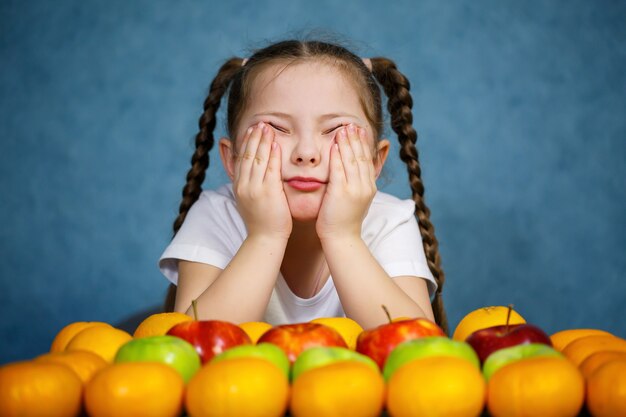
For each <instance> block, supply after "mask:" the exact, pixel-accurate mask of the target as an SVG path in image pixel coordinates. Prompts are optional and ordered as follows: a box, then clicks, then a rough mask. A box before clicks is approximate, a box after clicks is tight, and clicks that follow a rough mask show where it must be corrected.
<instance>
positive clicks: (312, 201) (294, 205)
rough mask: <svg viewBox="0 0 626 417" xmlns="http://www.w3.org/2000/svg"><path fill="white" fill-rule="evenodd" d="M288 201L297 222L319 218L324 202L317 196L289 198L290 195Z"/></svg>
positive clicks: (292, 215)
mask: <svg viewBox="0 0 626 417" xmlns="http://www.w3.org/2000/svg"><path fill="white" fill-rule="evenodd" d="M287 203H288V204H289V211H291V217H292V218H293V220H295V221H297V222H312V221H315V220H317V216H318V214H319V212H320V207H321V204H322V202H321V201H320V199H316V198H301V197H296V198H289V196H288V197H287Z"/></svg>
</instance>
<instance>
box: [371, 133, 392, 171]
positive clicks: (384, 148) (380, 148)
mask: <svg viewBox="0 0 626 417" xmlns="http://www.w3.org/2000/svg"><path fill="white" fill-rule="evenodd" d="M390 148H391V144H390V143H389V141H388V140H387V139H381V140H379V141H378V143H377V144H376V157H375V158H374V168H375V169H376V178H378V176H379V175H380V171H382V169H383V165H385V161H386V160H387V156H388V155H389V149H390Z"/></svg>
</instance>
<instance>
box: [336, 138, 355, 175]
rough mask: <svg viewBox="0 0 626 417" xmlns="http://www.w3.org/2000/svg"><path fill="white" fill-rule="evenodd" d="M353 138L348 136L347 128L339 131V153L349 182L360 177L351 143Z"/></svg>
mask: <svg viewBox="0 0 626 417" xmlns="http://www.w3.org/2000/svg"><path fill="white" fill-rule="evenodd" d="M351 141H352V140H351V139H349V138H348V131H347V128H345V127H344V128H341V129H340V130H339V132H338V133H337V144H338V145H339V154H340V155H341V162H342V163H343V171H344V172H345V177H346V181H347V182H348V183H351V182H354V181H355V180H359V179H360V174H359V168H358V166H357V160H356V157H355V155H354V151H353V150H352V145H351V144H350V142H351Z"/></svg>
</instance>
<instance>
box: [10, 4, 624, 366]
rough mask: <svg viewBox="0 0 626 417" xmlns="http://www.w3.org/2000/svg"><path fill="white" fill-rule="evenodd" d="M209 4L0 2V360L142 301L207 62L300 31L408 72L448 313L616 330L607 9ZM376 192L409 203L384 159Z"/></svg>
mask: <svg viewBox="0 0 626 417" xmlns="http://www.w3.org/2000/svg"><path fill="white" fill-rule="evenodd" d="M210 3H217V2H208V1H203V2H201V1H181V2H168V1H133V2H128V1H91V2H85V1H79V0H75V1H70V0H63V1H54V2H49V1H29V2H20V1H6V0H5V1H3V2H2V3H0V63H1V64H0V65H1V66H0V68H1V70H0V139H1V141H2V152H0V193H1V195H2V197H1V198H2V200H1V203H0V218H1V219H2V226H1V227H0V253H1V255H2V261H1V262H0V285H1V288H0V306H1V308H2V311H1V314H0V323H1V324H0V338H1V340H2V341H3V342H2V344H1V347H0V362H7V361H12V360H17V359H25V358H30V357H33V356H35V355H37V354H40V353H43V352H45V351H46V350H47V349H48V347H49V343H50V342H51V340H52V338H53V336H54V334H55V333H56V332H57V331H58V330H59V329H60V328H61V327H63V326H64V325H65V324H67V323H69V322H72V321H79V320H101V321H107V322H110V323H112V324H118V323H120V322H122V321H123V320H125V319H126V318H127V317H129V316H132V315H133V314H135V313H138V312H141V311H145V310H147V309H151V308H153V307H155V306H158V305H159V304H160V303H161V301H162V299H163V296H164V294H165V291H166V287H167V283H166V280H165V279H164V278H163V277H162V276H161V275H160V273H159V271H158V269H157V266H156V262H157V259H158V257H159V255H160V253H161V251H162V250H163V248H164V247H165V246H166V244H167V243H168V240H169V239H170V237H171V231H170V230H171V229H170V228H171V222H172V220H173V219H174V217H175V214H176V210H177V205H178V202H179V201H178V200H179V196H180V190H181V188H182V185H183V182H184V175H185V173H186V170H187V168H188V164H189V162H188V161H189V158H190V156H191V152H192V138H193V136H194V135H195V133H196V126H197V119H198V117H199V115H200V111H201V106H202V101H203V99H204V95H205V93H206V91H207V87H208V85H209V83H210V81H211V79H212V76H213V75H214V74H215V72H216V70H217V68H218V66H219V65H220V63H221V62H222V61H223V60H224V59H226V58H228V57H230V56H231V55H239V56H245V55H247V54H248V53H249V52H248V51H249V50H250V49H251V48H254V47H256V46H262V45H264V44H265V41H266V40H278V39H281V38H283V37H284V36H287V35H290V34H293V33H294V32H296V33H299V31H301V30H309V29H316V28H317V29H319V28H321V29H330V30H332V31H334V32H336V33H338V34H343V35H345V36H346V37H347V39H349V40H351V42H352V45H353V46H355V47H356V48H357V51H358V53H360V54H363V55H364V56H372V55H385V56H388V57H391V58H393V59H395V60H396V61H397V63H398V65H399V67H400V68H401V70H402V71H404V72H405V74H406V75H407V76H408V78H409V79H410V80H411V82H412V91H413V94H414V96H413V97H414V100H415V107H414V115H415V120H416V127H417V129H418V132H419V135H420V138H419V150H420V153H421V158H422V165H423V170H424V174H423V176H424V181H425V184H426V196H427V203H428V204H429V205H430V207H431V209H432V219H433V222H434V224H435V226H436V230H437V234H438V237H439V240H440V242H441V254H442V259H443V266H444V268H445V271H446V274H447V283H446V289H445V293H444V294H445V297H444V299H445V302H446V304H447V309H448V313H449V318H450V322H451V325H452V326H454V325H456V324H457V323H458V321H459V320H460V319H461V317H462V316H463V315H464V314H465V313H467V312H469V311H470V310H473V309H475V308H478V307H480V306H485V305H494V304H502V305H506V304H509V303H513V304H515V306H516V308H517V309H518V310H519V311H520V312H521V313H522V314H523V315H524V316H526V318H527V320H528V321H530V322H534V323H535V324H537V325H540V326H541V327H543V328H544V329H545V330H546V331H548V332H553V331H556V330H560V329H564V328H571V327H597V328H603V329H606V330H609V331H612V332H614V333H616V334H618V335H621V336H622V337H624V336H626V323H625V321H624V313H625V312H626V308H625V307H624V302H625V301H626V256H624V254H625V253H626V233H625V232H626V222H625V220H624V219H625V214H626V117H625V115H626V26H625V25H624V22H625V21H626V6H625V4H626V3H624V2H617V1H614V2H611V1H598V2H591V1H582V0H576V1H560V2H558V1H552V2H543V1H524V2H518V1H476V0H464V1H456V2H439V1H428V2H424V1H420V2H413V1H408V0H405V1H392V2H390V1H357V0H347V1H343V2H341V4H342V5H341V6H338V5H337V4H338V3H339V2H334V1H330V0H327V1H319V2H310V1H287V0H285V1H270V2H267V3H265V4H260V3H261V2H258V3H256V2H244V1H229V2H221V3H220V4H215V5H209V4H210ZM172 4H176V6H173V5H172ZM394 152H395V151H394ZM396 159H397V158H396ZM213 160H214V161H216V163H215V164H214V166H213V167H212V168H211V169H210V172H209V177H208V180H207V184H206V185H207V186H208V187H211V186H215V185H217V184H219V183H221V182H222V181H224V180H225V176H224V175H223V174H222V173H221V167H220V166H219V163H217V161H218V159H217V158H214V159H213ZM381 187H382V189H383V190H385V191H387V192H391V193H393V194H396V195H398V196H401V197H408V196H409V193H408V190H409V189H408V185H407V180H406V174H405V172H404V168H403V167H402V165H401V163H399V160H395V159H394V160H393V161H391V162H390V163H389V165H388V169H387V175H386V180H385V181H384V183H383V184H381Z"/></svg>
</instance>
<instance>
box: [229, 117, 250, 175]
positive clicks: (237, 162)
mask: <svg viewBox="0 0 626 417" xmlns="http://www.w3.org/2000/svg"><path fill="white" fill-rule="evenodd" d="M253 131H254V126H250V127H249V128H248V130H246V132H245V133H244V135H243V138H242V139H241V145H240V147H239V148H240V149H239V152H238V151H237V148H236V145H237V144H236V143H234V145H233V146H235V156H234V158H235V178H234V181H238V180H239V178H240V176H241V175H240V172H241V170H240V168H241V161H242V158H241V152H243V151H244V150H245V148H246V143H248V139H250V135H251V134H252V132H253Z"/></svg>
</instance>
